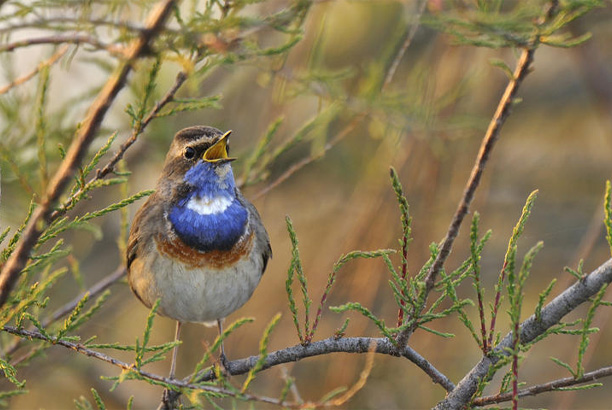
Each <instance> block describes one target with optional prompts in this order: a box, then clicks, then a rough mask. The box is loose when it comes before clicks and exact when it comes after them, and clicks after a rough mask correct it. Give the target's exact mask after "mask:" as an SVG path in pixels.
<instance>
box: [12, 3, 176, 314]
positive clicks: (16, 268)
mask: <svg viewBox="0 0 612 410" xmlns="http://www.w3.org/2000/svg"><path fill="white" fill-rule="evenodd" d="M175 4H176V0H164V1H163V2H162V3H160V4H159V6H158V7H156V8H155V9H154V10H153V11H152V12H151V14H150V15H149V18H148V20H147V24H146V27H147V30H145V31H143V32H142V34H141V35H140V37H138V39H136V40H134V41H133V42H132V44H131V45H130V46H129V47H128V50H127V53H126V56H127V57H126V60H125V61H123V62H122V63H120V65H119V67H118V68H117V69H116V71H115V73H114V74H113V76H112V77H111V78H110V79H109V80H108V81H107V83H106V85H105V86H104V88H103V89H102V90H101V91H100V94H98V96H97V98H96V100H95V101H94V102H93V104H92V105H91V107H90V108H89V111H88V114H87V117H86V118H85V121H84V122H83V124H82V125H81V127H80V128H79V131H78V134H77V136H76V137H75V139H74V141H73V142H72V144H71V145H70V149H69V150H68V152H67V154H66V158H65V159H64V161H63V162H62V164H61V165H60V167H59V169H58V170H57V172H56V173H55V176H54V177H53V179H52V181H51V183H50V185H49V189H48V191H47V194H46V195H45V197H44V198H43V201H42V203H41V204H40V205H39V206H38V207H37V208H36V210H35V211H34V214H33V215H32V218H31V219H30V222H29V223H28V225H27V226H26V228H25V230H24V232H23V235H22V236H21V239H20V240H19V243H18V245H17V247H16V248H15V250H14V251H13V253H12V254H11V256H10V258H9V259H8V260H7V262H6V264H5V265H4V267H3V269H2V272H1V273H0V306H2V305H4V304H5V303H6V301H7V299H8V296H9V294H10V292H11V290H12V288H13V286H14V285H15V282H16V281H17V278H18V277H19V273H20V272H21V271H22V269H23V268H24V267H25V266H26V264H27V263H28V260H29V258H30V253H31V251H32V248H33V247H34V246H35V245H36V242H37V241H38V238H40V236H41V235H42V233H43V231H44V226H45V224H47V223H49V222H50V220H51V219H50V216H51V214H52V213H53V208H54V206H55V204H56V203H57V201H58V199H59V197H60V196H61V195H62V193H63V192H64V190H65V189H66V187H67V186H68V184H69V182H70V181H71V180H72V177H73V176H74V174H75V173H76V171H77V169H78V167H79V166H80V164H81V162H82V160H83V157H84V156H85V153H86V152H87V148H88V147H89V145H90V144H91V142H92V141H93V139H94V137H95V135H96V133H97V131H98V129H99V128H100V124H101V123H102V121H103V120H104V117H105V115H106V113H107V112H108V110H109V108H110V107H111V105H112V103H113V101H114V100H115V98H116V97H117V95H118V94H119V91H121V89H123V87H124V86H125V84H126V82H127V77H128V75H129V73H130V72H131V71H132V65H133V63H134V62H135V61H136V60H137V59H138V58H140V57H142V56H143V55H144V54H145V52H146V51H147V49H148V48H149V45H150V43H151V42H152V40H153V39H154V38H155V37H156V35H157V34H158V33H159V31H160V30H161V29H162V27H163V26H164V24H165V22H166V20H167V19H168V17H169V15H170V13H171V10H172V8H173V7H174V5H175Z"/></svg>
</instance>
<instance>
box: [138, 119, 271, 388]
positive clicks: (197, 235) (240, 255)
mask: <svg viewBox="0 0 612 410" xmlns="http://www.w3.org/2000/svg"><path fill="white" fill-rule="evenodd" d="M230 134H231V131H227V132H225V133H222V132H221V131H220V130H218V129H217V128H214V127H210V126H193V127H189V128H185V129H183V130H181V131H179V132H178V133H176V135H175V136H174V138H173V140H172V143H171V145H170V149H169V150H168V154H167V155H166V159H165V162H164V165H163V168H162V171H161V175H160V177H159V179H158V181H157V185H156V189H155V191H154V193H153V194H151V195H150V196H149V198H148V199H147V201H146V202H145V203H144V204H143V205H142V207H141V208H140V209H139V210H138V211H137V212H136V214H135V216H134V220H133V222H132V226H131V228H130V235H129V239H128V244H127V249H126V254H127V255H126V256H127V278H128V283H129V286H130V288H131V290H132V291H133V293H134V294H135V295H136V297H137V298H138V299H139V300H140V301H141V302H142V303H143V304H144V305H145V306H146V307H148V308H151V307H152V306H153V305H154V304H155V303H156V301H157V300H159V304H158V309H157V313H158V314H159V315H162V316H166V317H168V318H171V319H174V320H176V322H177V325H176V334H175V340H176V341H178V340H180V331H181V326H182V324H183V323H185V322H191V323H204V324H207V325H210V324H211V323H212V324H213V325H214V323H215V322H216V324H217V326H218V328H219V334H220V335H222V334H223V319H224V318H225V317H226V316H228V315H229V314H230V313H232V312H234V311H235V310H237V309H238V308H240V307H241V306H242V305H244V304H245V303H246V302H247V300H249V299H250V297H251V295H252V294H253V292H254V290H255V288H256V287H257V285H258V284H259V281H260V279H261V277H262V275H263V273H264V271H265V270H266V267H267V265H268V260H269V259H270V258H271V257H272V248H271V246H270V238H269V236H268V233H267V231H266V229H265V227H264V225H263V223H262V221H261V217H260V215H259V213H258V212H257V209H256V208H255V207H254V206H253V204H251V203H250V202H249V201H248V200H246V199H245V197H244V196H243V195H242V193H241V192H240V190H239V189H238V187H237V186H236V181H235V178H234V175H233V172H232V167H231V162H232V161H234V160H235V159H236V158H231V157H229V136H230ZM177 352H178V343H177V346H175V348H174V351H173V355H172V362H171V368H170V379H173V378H174V373H175V367H176V357H177ZM220 362H221V365H222V366H223V368H224V369H227V365H226V364H227V357H226V356H225V350H224V347H223V344H222V345H221V353H220Z"/></svg>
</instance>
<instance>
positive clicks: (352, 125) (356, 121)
mask: <svg viewBox="0 0 612 410" xmlns="http://www.w3.org/2000/svg"><path fill="white" fill-rule="evenodd" d="M366 116H367V114H365V113H361V114H358V115H357V116H355V117H354V118H353V119H352V120H351V122H349V123H348V124H347V125H346V126H345V127H344V128H343V129H342V130H341V131H340V132H339V133H337V134H336V135H335V136H334V138H332V139H331V140H329V142H328V143H327V144H325V147H324V148H323V151H321V152H319V153H317V154H316V155H311V156H309V157H306V158H304V159H302V160H301V161H298V162H296V163H295V164H293V165H292V166H290V167H289V168H288V169H287V170H286V171H285V172H283V173H282V174H281V175H279V176H278V178H276V179H275V180H274V181H272V182H271V183H270V184H269V185H268V186H266V187H265V188H263V189H262V190H261V191H259V192H258V193H256V194H255V195H253V196H252V197H251V200H253V201H255V200H257V199H259V198H261V197H262V196H264V195H266V194H267V193H268V192H270V191H271V190H273V189H274V188H276V187H277V186H279V185H280V184H282V183H283V182H285V181H286V180H287V179H288V178H289V177H290V176H291V175H293V174H295V173H296V172H298V171H299V170H300V169H302V168H304V167H305V166H306V165H308V164H310V163H311V162H314V161H316V160H318V159H320V158H322V157H323V156H324V155H325V154H326V153H327V151H329V150H330V149H332V148H333V147H334V146H336V145H337V144H338V143H339V142H340V141H342V140H343V139H344V138H346V136H347V135H349V134H350V133H351V131H353V130H354V129H355V127H356V126H357V124H359V122H360V121H361V120H363V119H364V118H365V117H366Z"/></svg>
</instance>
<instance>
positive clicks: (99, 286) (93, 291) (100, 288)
mask: <svg viewBox="0 0 612 410" xmlns="http://www.w3.org/2000/svg"><path fill="white" fill-rule="evenodd" d="M125 272H126V269H125V266H119V267H118V268H117V269H115V271H114V272H112V273H110V274H108V275H106V276H105V277H104V278H102V279H101V280H100V281H99V282H97V283H96V284H94V285H93V286H92V287H90V288H89V289H87V290H86V291H85V292H82V293H81V294H79V295H77V296H76V297H75V298H74V299H72V300H71V301H70V302H68V303H66V304H65V305H64V306H62V307H61V308H59V309H57V310H56V311H55V312H53V314H52V315H51V316H49V317H47V318H45V319H44V320H43V321H42V326H43V327H44V328H46V327H48V326H49V325H51V324H53V323H55V322H57V321H58V320H60V319H61V318H63V317H64V316H66V315H68V314H69V313H71V312H72V311H73V310H74V308H75V307H76V306H77V305H78V304H79V302H80V301H81V300H82V299H83V298H84V297H85V295H86V294H87V295H89V297H90V298H92V297H95V296H98V295H99V294H100V293H102V292H104V291H105V290H106V289H108V288H109V287H111V286H112V285H113V284H114V283H115V282H117V281H119V280H120V279H121V278H122V277H124V276H125ZM22 340H23V339H17V340H15V342H14V343H13V344H12V345H10V346H9V347H7V348H6V349H5V350H4V351H3V352H2V355H3V357H7V356H10V355H11V354H13V353H14V352H15V351H16V350H17V349H18V348H19V346H20V345H21V342H22ZM26 356H27V355H26ZM26 358H27V357H23V359H26ZM23 359H20V360H16V361H14V362H12V363H11V364H12V365H16V364H18V363H19V362H20V361H22V360H23Z"/></svg>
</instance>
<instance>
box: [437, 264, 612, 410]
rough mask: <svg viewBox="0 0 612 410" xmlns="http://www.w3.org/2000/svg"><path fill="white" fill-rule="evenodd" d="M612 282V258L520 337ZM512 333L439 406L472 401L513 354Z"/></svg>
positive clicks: (536, 332)
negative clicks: (500, 363) (494, 369)
mask: <svg viewBox="0 0 612 410" xmlns="http://www.w3.org/2000/svg"><path fill="white" fill-rule="evenodd" d="M610 282H612V259H609V260H608V261H606V262H605V263H604V264H602V265H601V266H599V267H598V268H597V269H595V270H594V271H593V272H592V273H590V274H589V275H587V276H586V277H584V279H582V280H579V281H578V282H576V283H575V284H574V285H572V286H571V287H569V288H567V289H566V290H565V291H564V292H563V293H561V294H560V295H559V296H557V297H556V298H554V299H553V300H552V301H551V302H550V303H548V304H547V305H546V306H545V307H544V308H543V309H542V311H541V314H540V320H538V319H537V318H536V316H535V315H532V316H531V317H530V318H528V319H527V320H525V321H524V322H523V323H522V324H521V326H520V337H519V339H520V341H521V343H522V344H528V343H530V342H531V341H533V340H534V339H535V338H536V337H538V336H541V335H542V334H544V333H545V332H546V331H547V330H548V329H549V328H550V327H552V326H554V325H556V324H557V323H559V322H560V321H561V319H563V317H564V316H565V315H567V314H568V313H569V312H571V311H573V310H574V309H576V307H578V306H579V305H580V304H582V303H584V302H586V301H588V300H589V298H591V297H592V296H594V295H595V294H596V293H597V292H599V290H600V289H601V287H602V286H603V285H605V284H608V283H610ZM511 344H512V333H509V334H507V335H506V336H505V337H504V338H503V340H502V341H501V342H500V343H499V344H498V345H497V346H496V347H495V349H492V351H491V354H489V355H487V356H484V357H483V358H482V359H481V360H480V362H478V364H477V365H476V366H474V367H473V368H472V370H471V371H470V372H469V373H468V374H467V375H466V376H465V377H464V378H463V379H462V380H461V381H460V382H459V383H458V384H457V387H456V388H455V389H454V390H453V391H452V392H450V393H449V394H448V396H446V398H445V399H444V400H443V401H441V402H439V403H438V404H437V405H436V407H435V408H436V409H438V410H442V409H458V408H462V407H464V406H466V405H467V404H468V403H470V400H471V399H472V395H473V394H474V393H475V392H476V390H477V388H478V385H479V383H480V381H481V380H482V379H483V378H485V377H487V375H489V374H490V373H489V371H490V369H491V367H492V366H494V365H495V363H497V362H498V361H499V360H501V358H502V357H505V356H508V355H510V354H512V352H511V349H510V346H511Z"/></svg>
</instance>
